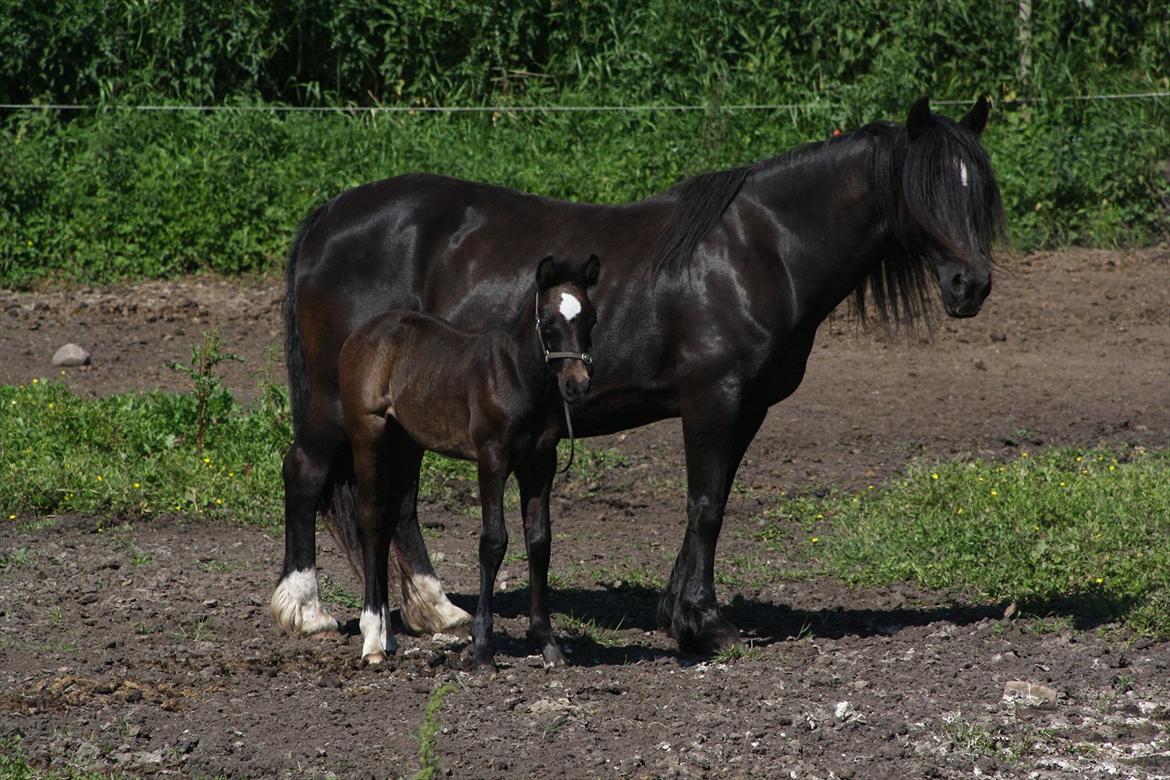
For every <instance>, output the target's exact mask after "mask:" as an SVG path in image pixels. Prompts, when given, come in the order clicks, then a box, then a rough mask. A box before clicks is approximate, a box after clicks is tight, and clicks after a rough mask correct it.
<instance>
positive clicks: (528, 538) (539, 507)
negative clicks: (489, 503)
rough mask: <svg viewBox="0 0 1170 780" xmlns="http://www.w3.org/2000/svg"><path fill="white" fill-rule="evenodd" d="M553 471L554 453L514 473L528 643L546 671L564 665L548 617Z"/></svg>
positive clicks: (534, 458)
mask: <svg viewBox="0 0 1170 780" xmlns="http://www.w3.org/2000/svg"><path fill="white" fill-rule="evenodd" d="M555 471H556V450H555V449H553V450H551V451H550V452H539V453H535V454H534V455H533V456H532V458H531V459H530V460H529V462H527V463H525V464H523V465H522V466H521V467H520V468H519V469H518V470H517V471H516V479H517V481H518V482H519V483H520V512H521V514H522V515H523V517H524V544H525V546H526V547H527V550H528V639H529V641H531V642H532V643H533V644H535V645H536V646H537V647H539V648H540V652H541V655H542V656H543V657H544V667H545V668H546V669H549V668H552V667H554V666H563V665H564V663H565V656H564V654H562V653H561V648H560V645H558V644H557V640H556V636H555V635H554V634H553V628H552V619H551V618H550V617H549V613H548V562H549V557H550V553H551V548H552V543H551V539H552V528H551V523H550V520H549V511H548V504H549V501H548V499H549V493H551V492H552V483H553V477H554V472H555Z"/></svg>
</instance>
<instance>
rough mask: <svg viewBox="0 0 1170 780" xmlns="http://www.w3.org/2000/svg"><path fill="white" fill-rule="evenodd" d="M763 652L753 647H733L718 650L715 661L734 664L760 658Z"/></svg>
mask: <svg viewBox="0 0 1170 780" xmlns="http://www.w3.org/2000/svg"><path fill="white" fill-rule="evenodd" d="M763 652H764V651H763V650H761V649H760V648H758V647H755V646H753V645H732V646H731V647H724V648H722V649H720V650H717V651H716V652H715V656H714V659H715V660H716V661H719V662H720V663H725V664H726V663H734V662H736V661H742V660H744V659H748V658H759V657H760V656H761V655H763Z"/></svg>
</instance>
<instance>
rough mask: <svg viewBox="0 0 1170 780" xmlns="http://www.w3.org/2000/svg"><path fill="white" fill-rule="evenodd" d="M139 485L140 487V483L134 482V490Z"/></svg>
mask: <svg viewBox="0 0 1170 780" xmlns="http://www.w3.org/2000/svg"><path fill="white" fill-rule="evenodd" d="M140 487H142V485H140V484H138V483H137V482H135V483H134V489H135V490H138V489H139V488H140Z"/></svg>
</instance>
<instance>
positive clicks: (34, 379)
mask: <svg viewBox="0 0 1170 780" xmlns="http://www.w3.org/2000/svg"><path fill="white" fill-rule="evenodd" d="M39 381H40V380H39V379H37V378H36V377H33V381H32V384H34V385H35V384H36V383H37V382H39Z"/></svg>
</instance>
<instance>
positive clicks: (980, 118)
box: [959, 95, 991, 135]
mask: <svg viewBox="0 0 1170 780" xmlns="http://www.w3.org/2000/svg"><path fill="white" fill-rule="evenodd" d="M990 112H991V103H989V102H988V101H987V95H980V96H979V99H978V100H976V101H975V105H974V106H973V107H972V108H971V110H970V111H968V112H967V116H965V117H963V118H962V119H960V120H959V124H960V125H962V126H963V127H965V128H967V129H968V130H970V131H971V132H972V133H974V134H975V135H982V133H983V128H985V127H987V115H988V114H989V113H990Z"/></svg>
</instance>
